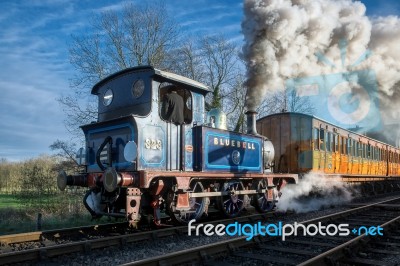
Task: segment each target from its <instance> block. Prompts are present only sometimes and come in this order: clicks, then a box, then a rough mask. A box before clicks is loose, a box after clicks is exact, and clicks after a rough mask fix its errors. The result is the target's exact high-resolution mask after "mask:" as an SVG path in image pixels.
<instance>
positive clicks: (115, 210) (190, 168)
mask: <svg viewBox="0 0 400 266" xmlns="http://www.w3.org/2000/svg"><path fill="white" fill-rule="evenodd" d="M209 92H210V90H209V89H208V88H207V87H206V86H205V85H203V84H201V83H199V82H196V81H194V80H191V79H188V78H185V77H182V76H179V75H176V74H172V73H168V72H165V71H161V70H158V69H155V68H153V67H150V66H140V67H133V68H129V69H125V70H122V71H120V72H117V73H115V74H112V75H110V76H109V77H107V78H105V79H103V80H102V81H100V82H99V83H97V84H96V85H95V86H94V87H93V89H92V94H94V95H97V96H98V121H97V122H93V123H91V124H88V125H84V126H82V127H81V128H82V130H83V132H84V134H85V139H86V147H85V148H81V149H80V151H79V156H78V157H77V159H78V161H79V163H80V164H81V165H83V166H84V168H85V171H83V172H82V173H79V174H74V175H67V174H66V173H65V171H61V172H60V173H59V175H58V178H57V185H58V187H59V189H61V190H64V189H65V188H66V187H67V186H83V187H88V188H89V190H88V191H87V193H86V195H85V196H84V200H83V201H84V205H85V206H86V208H87V209H88V211H89V212H90V213H91V214H92V216H93V217H99V216H102V215H107V216H114V217H126V219H127V220H128V221H129V222H130V224H131V225H132V226H137V224H138V222H139V221H140V219H141V218H143V217H145V216H146V217H152V220H154V222H155V224H157V225H159V224H160V221H161V216H162V215H163V214H162V213H165V214H167V215H169V216H170V217H171V218H172V219H173V220H174V221H175V222H177V223H187V222H188V221H190V220H191V219H199V218H200V217H202V216H203V215H204V214H207V213H208V208H209V206H211V205H212V206H214V207H215V208H217V209H218V210H219V211H221V212H222V213H223V214H225V215H226V216H228V217H234V216H237V215H239V214H240V212H241V211H242V210H243V209H244V208H246V207H247V206H249V205H253V206H255V207H256V209H257V210H258V211H260V212H267V211H270V210H271V209H272V208H273V207H274V204H275V202H276V201H277V200H278V198H279V191H280V190H281V189H282V187H283V186H284V185H285V184H286V183H287V182H290V183H293V182H296V181H297V175H293V174H285V175H282V174H274V173H272V171H271V167H272V160H273V158H274V148H273V145H272V143H271V142H270V141H269V140H268V139H266V138H265V137H263V136H260V135H259V134H257V132H256V125H255V122H256V121H255V117H256V113H255V112H248V113H247V124H248V126H247V128H248V129H247V134H240V133H237V132H233V131H229V130H227V127H226V116H225V115H224V114H223V113H222V112H221V111H219V110H217V109H213V110H211V111H209V112H208V113H206V111H205V96H206V94H207V93H209ZM171 93H172V94H174V95H172V96H171V97H170V96H169V95H170V94H171ZM173 99H175V100H176V99H177V100H178V101H177V102H175V103H174V102H171V101H172V100H173ZM172 107H173V108H174V109H172V111H170V110H171V108H172ZM168 108H169V109H168Z"/></svg>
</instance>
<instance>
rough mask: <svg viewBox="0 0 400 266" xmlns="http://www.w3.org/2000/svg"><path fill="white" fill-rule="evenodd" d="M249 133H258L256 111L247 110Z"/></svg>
mask: <svg viewBox="0 0 400 266" xmlns="http://www.w3.org/2000/svg"><path fill="white" fill-rule="evenodd" d="M246 115H247V134H252V135H258V133H257V128H256V116H257V112H256V111H247V112H246Z"/></svg>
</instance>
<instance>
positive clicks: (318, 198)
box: [276, 173, 356, 213]
mask: <svg viewBox="0 0 400 266" xmlns="http://www.w3.org/2000/svg"><path fill="white" fill-rule="evenodd" d="M281 192H282V196H281V198H280V199H279V201H278V203H277V204H276V209H277V211H287V210H292V211H295V212H296V213H303V212H309V211H315V210H319V209H321V208H323V207H330V206H336V205H341V204H344V203H347V202H350V201H351V200H352V198H353V194H354V193H356V190H354V189H353V188H352V187H351V186H350V185H348V184H346V183H344V182H342V181H341V178H332V177H328V176H325V175H323V174H318V173H308V174H306V175H305V176H304V177H303V178H302V179H301V180H299V182H298V184H288V185H286V186H285V187H284V188H283V189H282V191H281Z"/></svg>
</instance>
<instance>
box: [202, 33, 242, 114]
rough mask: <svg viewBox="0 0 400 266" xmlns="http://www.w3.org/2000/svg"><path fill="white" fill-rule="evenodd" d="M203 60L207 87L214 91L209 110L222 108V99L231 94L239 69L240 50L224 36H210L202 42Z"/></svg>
mask: <svg viewBox="0 0 400 266" xmlns="http://www.w3.org/2000/svg"><path fill="white" fill-rule="evenodd" d="M201 51H202V58H203V61H204V67H205V73H206V75H207V78H208V82H206V84H207V85H209V86H210V88H211V89H212V94H211V99H209V104H208V108H209V109H211V108H221V107H222V98H224V97H225V96H226V95H227V94H228V93H229V90H230V88H229V86H232V85H233V83H234V81H235V74H236V73H237V69H238V61H239V57H238V49H237V46H236V45H234V44H233V43H230V42H229V41H228V40H227V39H225V38H224V37H223V36H208V37H204V38H203V39H202V40H201Z"/></svg>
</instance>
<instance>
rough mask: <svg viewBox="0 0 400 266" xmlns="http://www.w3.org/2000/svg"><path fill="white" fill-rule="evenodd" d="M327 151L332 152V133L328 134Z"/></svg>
mask: <svg viewBox="0 0 400 266" xmlns="http://www.w3.org/2000/svg"><path fill="white" fill-rule="evenodd" d="M326 150H327V151H332V133H331V132H329V133H328V139H327V141H326Z"/></svg>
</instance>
